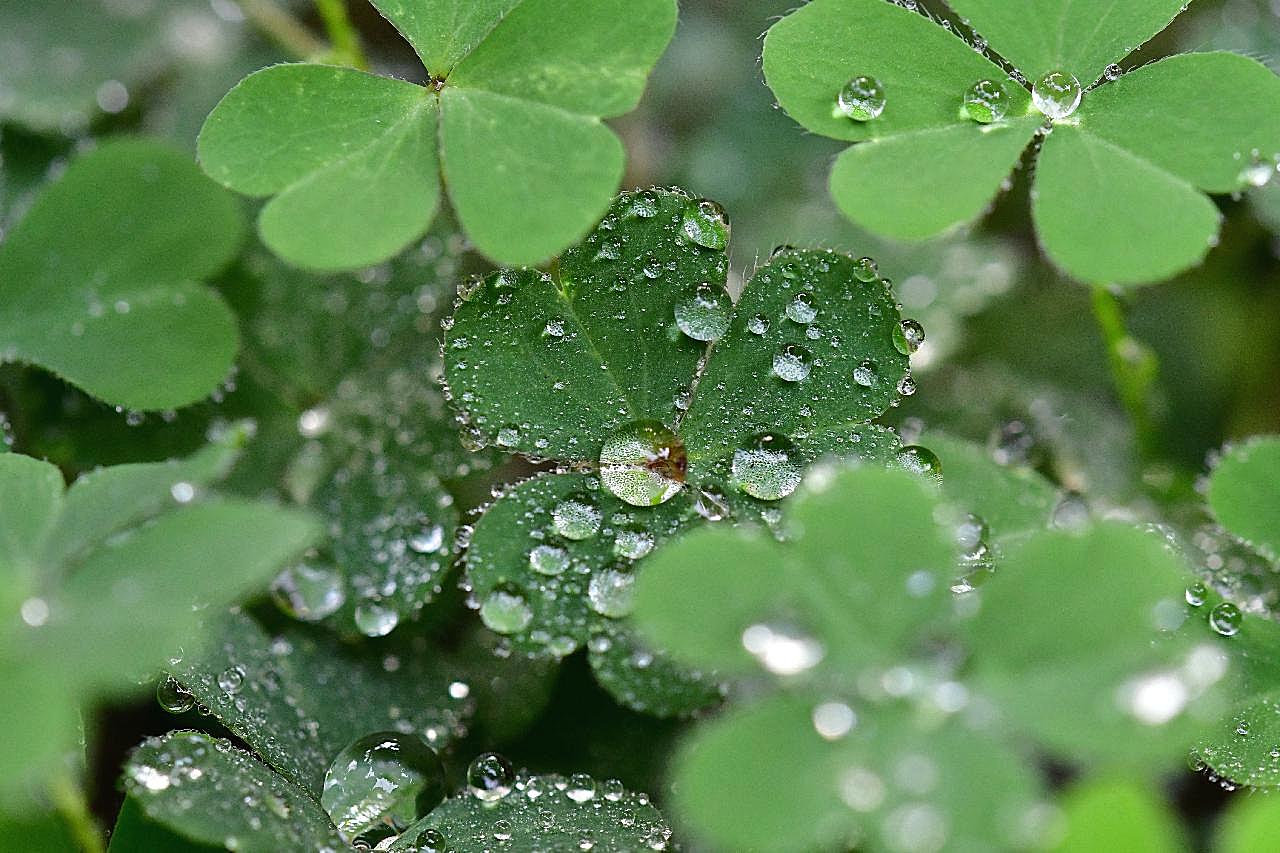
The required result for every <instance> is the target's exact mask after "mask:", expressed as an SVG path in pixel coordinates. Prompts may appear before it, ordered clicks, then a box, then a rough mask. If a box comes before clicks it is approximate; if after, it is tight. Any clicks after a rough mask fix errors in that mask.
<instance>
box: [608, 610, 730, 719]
mask: <svg viewBox="0 0 1280 853" xmlns="http://www.w3.org/2000/svg"><path fill="white" fill-rule="evenodd" d="M610 627H611V628H612V630H609V631H607V632H605V633H601V634H597V635H596V636H594V637H592V638H591V641H590V642H589V643H588V644H587V648H588V659H589V660H590V661H591V672H592V674H593V675H595V678H596V681H598V682H599V683H600V685H601V686H602V687H604V689H605V690H607V691H608V692H609V694H610V695H611V696H613V698H614V699H615V700H616V701H617V702H619V703H620V704H621V705H623V706H624V707H627V708H630V709H631V710H633V711H639V712H640V713H642V714H649V715H651V716H654V717H663V718H668V717H683V716H688V715H689V714H690V713H692V712H695V711H700V710H702V709H704V708H707V707H710V706H711V705H714V704H715V703H716V702H717V701H719V699H720V698H721V694H722V692H723V687H722V685H721V684H720V682H719V679H718V678H716V677H715V675H714V673H706V672H702V671H701V670H696V669H694V670H690V669H686V668H684V667H683V666H681V665H680V664H679V663H678V662H677V661H675V660H673V659H672V658H671V656H670V655H668V654H667V653H666V652H661V651H654V650H653V649H652V648H650V647H649V646H648V645H647V644H645V643H643V642H641V640H640V639H639V638H638V637H636V636H635V633H634V632H633V631H631V630H630V628H629V626H628V627H619V626H610Z"/></svg>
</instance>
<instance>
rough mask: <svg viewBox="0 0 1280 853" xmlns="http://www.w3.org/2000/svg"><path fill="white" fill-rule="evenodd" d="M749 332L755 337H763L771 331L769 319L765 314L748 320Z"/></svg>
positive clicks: (755, 315)
mask: <svg viewBox="0 0 1280 853" xmlns="http://www.w3.org/2000/svg"><path fill="white" fill-rule="evenodd" d="M747 331H748V332H750V333H751V334H753V335H763V334H765V333H766V332H768V331H769V318H768V317H766V316H764V315H763V314H754V315H752V316H751V317H750V318H748V319H747Z"/></svg>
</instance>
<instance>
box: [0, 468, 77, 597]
mask: <svg viewBox="0 0 1280 853" xmlns="http://www.w3.org/2000/svg"><path fill="white" fill-rule="evenodd" d="M63 487H64V483H63V481H62V474H61V473H59V471H58V469H57V468H55V467H54V466H52V465H50V464H49V463H48V462H41V461H40V460H38V459H32V458H31V457H29V456H19V455H18V454H16V453H8V454H5V455H4V456H0V507H3V508H4V516H3V535H0V577H3V579H4V586H5V588H6V596H5V599H4V601H5V604H6V605H10V604H16V603H17V602H18V601H20V600H21V599H22V597H23V596H24V587H25V588H26V589H27V590H30V589H31V587H32V586H33V585H34V584H36V583H38V582H39V581H40V580H41V578H40V576H39V573H38V565H37V563H36V559H35V557H36V554H37V553H38V552H39V549H40V546H41V544H42V543H43V542H44V541H45V539H46V537H47V536H48V533H49V530H50V528H51V527H53V525H54V523H55V521H56V520H57V517H58V513H60V512H61V511H62V502H63ZM11 596H13V598H12V600H11V598H10V597H11Z"/></svg>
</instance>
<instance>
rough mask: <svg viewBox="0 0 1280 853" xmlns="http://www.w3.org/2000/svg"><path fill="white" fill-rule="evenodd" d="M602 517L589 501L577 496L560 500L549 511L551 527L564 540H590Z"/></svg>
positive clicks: (598, 528)
mask: <svg viewBox="0 0 1280 853" xmlns="http://www.w3.org/2000/svg"><path fill="white" fill-rule="evenodd" d="M602 518H603V516H602V515H601V513H600V510H599V508H597V507H596V505H595V504H594V503H592V502H591V499H590V498H588V497H586V496H584V495H579V496H575V497H570V498H566V499H564V500H562V501H561V502H560V503H558V504H556V507H555V509H553V510H552V511H551V525H552V526H553V527H554V528H555V530H556V533H559V534H560V535H561V536H563V537H564V538H565V539H590V538H591V537H592V536H595V535H596V533H597V532H598V531H599V530H600V521H601V519H602Z"/></svg>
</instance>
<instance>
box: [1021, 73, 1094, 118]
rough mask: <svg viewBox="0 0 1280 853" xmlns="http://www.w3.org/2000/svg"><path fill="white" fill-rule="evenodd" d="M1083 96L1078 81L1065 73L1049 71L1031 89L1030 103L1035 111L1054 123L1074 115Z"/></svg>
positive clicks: (1073, 76) (1072, 75)
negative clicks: (1033, 105)
mask: <svg viewBox="0 0 1280 853" xmlns="http://www.w3.org/2000/svg"><path fill="white" fill-rule="evenodd" d="M1083 96H1084V90H1083V89H1082V88H1080V81H1079V80H1077V79H1076V77H1075V75H1074V74H1071V73H1069V72H1067V71H1050V72H1049V73H1048V74H1046V75H1044V76H1043V77H1041V78H1040V79H1039V80H1037V81H1036V85H1035V86H1034V87H1033V88H1032V89H1031V101H1032V103H1034V104H1035V107H1036V109H1038V110H1039V111H1040V112H1042V113H1044V115H1045V116H1047V117H1048V118H1050V119H1053V120H1054V121H1058V120H1060V119H1064V118H1068V117H1069V116H1070V115H1071V114H1072V113H1074V112H1075V111H1076V108H1077V107H1079V106H1080V99H1081V98H1082V97H1083Z"/></svg>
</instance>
